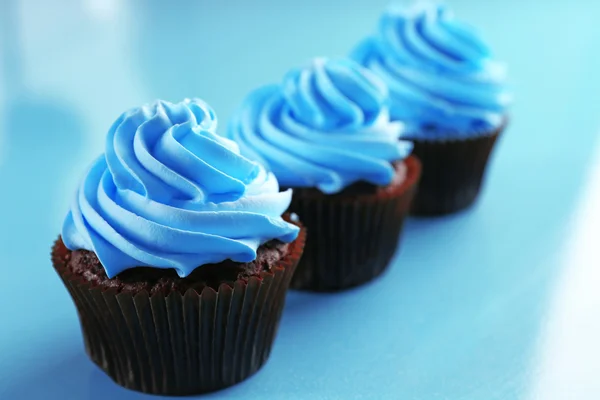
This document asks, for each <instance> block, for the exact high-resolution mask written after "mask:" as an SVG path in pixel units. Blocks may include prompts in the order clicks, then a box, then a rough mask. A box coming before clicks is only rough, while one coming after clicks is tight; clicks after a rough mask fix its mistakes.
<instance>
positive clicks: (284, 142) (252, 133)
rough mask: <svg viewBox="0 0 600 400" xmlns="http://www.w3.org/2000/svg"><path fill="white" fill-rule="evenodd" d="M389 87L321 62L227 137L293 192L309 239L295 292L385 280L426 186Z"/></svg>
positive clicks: (239, 121) (350, 65)
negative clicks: (393, 115)
mask: <svg viewBox="0 0 600 400" xmlns="http://www.w3.org/2000/svg"><path fill="white" fill-rule="evenodd" d="M388 101H389V98H388V92H387V88H386V86H385V85H384V84H383V83H382V82H381V81H380V80H379V79H378V78H377V77H375V76H374V75H373V74H371V73H370V72H369V71H367V70H366V69H364V68H362V67H360V66H359V65H358V64H356V63H355V62H353V61H351V60H327V59H315V60H314V61H312V62H311V63H310V64H309V65H307V66H306V67H303V68H298V69H294V70H292V71H290V72H289V73H288V74H287V75H286V76H285V78H284V79H283V82H282V83H281V84H278V85H268V86H264V87H262V88H259V89H257V90H256V91H254V92H252V93H251V94H250V95H249V96H248V98H247V99H246V101H245V102H244V103H243V105H242V107H241V108H240V109H239V111H238V112H237V113H236V114H235V115H234V117H233V119H232V121H231V123H230V125H229V129H228V134H229V137H231V138H232V139H234V140H236V141H237V142H238V143H239V145H240V149H241V151H242V154H244V155H246V156H248V157H249V158H251V159H255V160H258V161H260V162H262V163H264V164H265V165H266V166H268V167H269V168H270V170H271V171H273V173H274V174H275V175H276V176H277V179H278V180H279V182H280V183H281V185H282V186H284V187H288V188H294V194H293V198H292V204H291V206H290V208H289V210H290V211H291V212H294V213H297V214H298V215H299V216H300V218H301V219H302V221H303V223H304V224H305V226H306V227H307V229H308V231H309V235H310V239H309V241H308V242H307V244H306V248H305V252H304V256H303V258H302V260H301V261H300V264H299V266H298V268H297V271H296V274H295V275H294V278H293V279H292V287H294V288H298V289H306V290H316V291H333V290H340V289H345V288H349V287H352V286H356V285H359V284H362V283H364V282H367V281H369V280H371V279H373V278H374V277H376V276H378V275H379V274H381V273H382V272H383V271H384V270H385V268H386V267H387V265H388V264H389V262H390V260H391V258H392V256H393V255H394V252H395V250H396V248H397V246H398V241H399V237H400V233H401V230H402V224H403V221H404V217H405V216H406V214H407V212H408V210H409V206H410V203H411V199H412V197H413V194H414V192H415V188H416V184H417V182H418V179H419V176H420V164H419V162H418V161H417V160H416V159H415V158H414V157H410V156H409V155H410V151H411V148H412V145H411V144H410V143H409V142H406V141H401V140H399V138H400V136H401V134H402V132H403V130H402V128H403V126H402V124H401V123H394V122H390V118H389V110H388Z"/></svg>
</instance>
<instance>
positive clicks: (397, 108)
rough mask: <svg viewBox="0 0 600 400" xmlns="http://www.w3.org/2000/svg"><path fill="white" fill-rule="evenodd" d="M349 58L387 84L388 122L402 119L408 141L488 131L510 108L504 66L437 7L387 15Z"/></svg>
mask: <svg viewBox="0 0 600 400" xmlns="http://www.w3.org/2000/svg"><path fill="white" fill-rule="evenodd" d="M352 58H354V59H355V60H357V61H358V62H359V63H360V64H362V65H364V66H366V67H367V68H369V69H370V70H371V71H373V72H375V73H376V74H377V75H378V76H380V77H381V78H383V80H384V81H385V82H386V84H387V85H388V86H389V88H390V97H391V106H390V109H391V115H392V119H397V120H401V121H404V122H405V123H406V124H407V129H408V130H409V131H410V133H409V136H410V137H411V138H422V139H428V138H429V139H432V138H433V139H435V138H446V137H448V136H450V137H462V136H472V135H478V134H482V133H485V132H489V131H490V130H493V129H495V128H497V127H498V126H499V125H500V124H501V123H502V121H503V119H504V115H505V113H506V109H507V106H508V104H509V103H510V95H509V93H508V91H507V88H506V86H505V68H504V65H502V64H501V63H499V62H497V61H495V60H494V59H493V58H492V55H491V51H490V49H489V48H488V46H487V45H486V44H485V43H484V42H483V41H482V39H481V38H480V37H479V36H478V34H477V33H476V32H475V31H474V30H473V29H471V28H470V27H468V26H467V25H465V24H463V23H461V22H459V21H457V20H456V19H454V17H453V15H452V14H451V13H450V12H449V11H448V10H447V9H446V8H445V7H444V6H440V5H434V4H423V3H421V4H419V5H417V6H415V7H413V8H408V9H407V8H400V9H399V8H392V9H389V10H388V11H386V12H385V13H384V14H383V16H382V17H381V19H380V21H379V32H378V33H377V34H376V35H375V36H373V37H370V38H367V39H366V40H364V41H363V42H362V43H360V44H359V45H358V47H357V48H356V49H355V50H354V52H353V54H352Z"/></svg>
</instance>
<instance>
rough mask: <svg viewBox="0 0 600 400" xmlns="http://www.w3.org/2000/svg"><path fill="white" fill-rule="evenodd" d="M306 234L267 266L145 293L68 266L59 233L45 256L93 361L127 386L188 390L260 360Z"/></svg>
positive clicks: (214, 383) (201, 389)
mask: <svg viewBox="0 0 600 400" xmlns="http://www.w3.org/2000/svg"><path fill="white" fill-rule="evenodd" d="M305 235H306V232H305V230H304V229H302V231H301V232H300V235H299V236H298V238H297V239H296V241H295V242H293V244H292V245H291V246H290V252H289V253H288V255H287V256H286V257H285V258H284V259H283V260H281V262H280V264H279V265H278V266H276V267H275V268H273V269H272V271H271V272H263V273H261V275H260V278H258V277H251V278H250V279H248V281H247V282H244V281H242V280H238V281H236V282H235V283H233V284H232V285H228V284H226V283H223V284H221V285H220V286H219V288H218V290H217V291H215V290H214V289H212V288H210V287H205V288H204V289H202V290H201V292H200V293H198V292H197V291H195V290H192V289H190V290H188V291H187V292H185V294H181V293H179V292H171V293H169V294H168V295H165V294H162V293H157V294H153V295H149V294H148V292H146V291H145V290H144V291H141V292H139V293H129V292H121V293H119V292H117V291H116V290H115V289H108V290H106V289H104V288H100V287H98V286H93V285H91V284H90V283H89V282H86V281H84V280H82V279H81V278H80V277H77V276H74V275H72V274H71V273H70V271H69V270H68V268H67V267H66V262H65V260H66V257H67V255H68V254H69V250H68V249H67V248H66V247H65V246H64V244H63V243H62V240H60V239H59V240H57V241H56V243H55V245H54V247H53V249H52V262H53V264H54V268H55V269H56V271H57V272H58V274H59V276H60V278H61V279H62V281H63V283H64V284H65V286H66V287H67V289H68V291H69V293H70V294H71V297H72V298H73V301H74V302H75V306H76V308H77V312H78V314H79V319H80V322H81V330H82V333H83V338H84V343H85V349H86V352H87V354H88V355H89V357H90V358H91V360H92V361H93V362H94V363H96V364H97V365H98V366H99V367H100V368H101V369H102V370H103V371H104V372H106V374H107V375H108V376H109V377H110V378H112V379H113V380H114V381H115V382H116V383H118V384H119V385H121V386H124V387H126V388H129V389H132V390H136V391H140V392H145V393H151V394H161V395H191V394H200V393H205V392H210V391H214V390H218V389H222V388H225V387H228V386H231V385H234V384H236V383H238V382H240V381H242V380H244V379H246V378H247V377H249V376H250V375H252V374H254V373H255V372H256V371H257V370H258V369H260V367H261V366H262V365H263V364H264V363H265V362H266V360H267V359H268V357H269V353H270V352H271V346H272V344H273V341H274V338H275V334H276V331H277V327H278V324H279V320H280V317H281V313H282V310H283V307H284V303H285V295H286V291H287V288H288V286H289V283H290V280H291V278H292V275H293V273H294V270H295V268H296V265H297V263H298V260H299V259H300V256H301V255H302V250H303V247H304V241H305V238H306V236H305Z"/></svg>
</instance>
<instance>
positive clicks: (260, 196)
mask: <svg viewBox="0 0 600 400" xmlns="http://www.w3.org/2000/svg"><path fill="white" fill-rule="evenodd" d="M216 126H217V119H216V117H215V114H214V112H213V111H212V109H211V108H210V107H209V106H208V105H207V104H206V103H204V102H203V101H201V100H185V101H183V102H181V103H178V104H172V103H168V102H165V101H157V102H154V103H152V104H148V105H145V106H143V107H139V108H134V109H132V110H130V111H127V112H125V113H124V114H122V115H121V116H120V117H119V119H118V120H117V121H116V122H115V123H114V124H113V125H112V127H111V128H110V130H109V132H108V136H107V138H106V152H105V154H104V155H102V156H100V157H99V158H98V159H97V160H96V161H95V162H94V163H93V165H92V167H91V169H90V170H89V172H88V173H87V175H86V176H85V178H84V180H83V182H82V184H81V185H80V187H79V189H78V191H77V194H76V196H75V198H74V201H73V203H72V205H71V210H70V212H69V214H68V215H67V217H66V219H65V222H64V225H63V229H62V239H63V241H64V243H65V245H66V246H67V248H69V249H71V250H76V249H86V250H91V251H93V252H95V253H96V255H97V257H98V259H99V260H100V262H101V263H102V265H103V266H104V268H105V270H106V274H107V275H108V277H109V278H112V277H114V276H115V275H117V274H118V273H120V272H121V271H123V270H125V269H128V268H132V267H136V266H148V267H155V268H174V269H175V270H176V271H177V273H178V274H179V276H182V277H184V276H187V275H189V274H190V273H191V272H192V271H193V270H194V269H195V268H196V267H198V266H201V265H204V264H210V263H219V262H221V261H224V260H227V259H231V260H233V261H236V262H249V261H252V260H254V259H255V258H256V250H257V248H258V246H260V245H261V244H262V243H264V242H267V241H269V240H272V239H279V240H281V241H284V242H290V241H292V240H294V239H295V238H296V236H297V235H298V231H299V229H298V227H296V226H295V225H293V224H290V223H288V222H286V221H284V220H283V219H282V218H281V215H282V214H283V213H284V212H285V211H286V209H287V208H288V206H289V204H290V201H291V195H292V193H291V191H290V190H288V191H286V192H279V185H278V182H277V180H276V178H275V176H274V175H273V174H271V173H267V172H266V171H265V169H264V168H263V167H262V166H260V165H259V164H257V163H255V162H252V161H250V160H248V159H246V158H244V157H242V156H241V155H240V153H239V148H238V146H237V145H236V144H235V143H234V142H232V141H230V140H228V139H226V138H223V137H221V136H218V135H217V134H216V133H215V129H216Z"/></svg>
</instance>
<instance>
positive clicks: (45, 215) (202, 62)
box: [0, 0, 600, 400]
mask: <svg viewBox="0 0 600 400" xmlns="http://www.w3.org/2000/svg"><path fill="white" fill-rule="evenodd" d="M386 3H387V2H386V1H363V2H359V1H348V0H346V1H344V0H331V1H328V2H321V1H317V0H307V1H303V2H300V1H296V0H293V1H292V0H285V1H283V0H282V1H277V2H275V1H273V0H258V1H254V2H247V1H243V0H238V1H227V2H219V3H217V2H209V1H180V2H177V5H175V2H173V3H172V5H171V6H170V7H168V6H166V5H165V4H167V2H164V1H157V2H142V1H139V2H125V1H119V0H110V1H109V0H94V1H92V0H86V1H83V0H82V1H72V2H67V1H58V0H56V1H52V2H49V1H42V0H39V1H33V0H29V1H19V2H16V1H11V0H3V1H2V2H0V35H1V36H0V38H1V40H0V57H1V58H0V61H1V63H0V127H1V128H0V184H1V186H0V187H1V189H0V191H1V192H0V266H1V268H2V276H3V285H2V289H1V290H0V321H1V322H0V398H1V399H38V398H39V399H54V398H56V399H107V398H109V399H113V400H121V399H142V398H156V397H149V396H144V395H141V394H137V393H133V392H130V391H127V390H125V389H122V388H120V387H118V386H116V385H115V384H113V383H112V382H111V381H110V380H109V378H107V377H106V376H105V375H103V374H102V373H101V372H100V371H99V370H98V369H97V368H96V367H95V366H93V365H92V363H91V362H89V361H88V359H87V358H86V356H85V355H84V352H83V345H82V341H81V336H80V332H79V328H78V322H77V318H76V314H75V309H74V307H73V305H72V303H71V300H70V298H69V297H68V294H67V292H66V290H65V289H64V288H63V287H62V285H61V283H60V282H59V279H58V278H57V276H56V275H55V273H54V271H53V270H52V268H51V265H50V260H49V249H50V246H51V243H52V241H53V240H54V239H55V238H56V236H57V234H58V232H59V230H60V226H61V223H62V219H63V218H64V215H65V213H66V212H67V209H68V204H69V200H70V198H71V195H72V193H73V190H74V189H75V185H76V183H77V181H78V179H79V177H80V176H81V174H82V173H83V171H84V170H85V168H86V166H87V165H88V163H89V162H90V161H91V160H92V159H93V157H94V156H95V155H97V154H99V153H100V152H101V151H102V144H103V140H104V135H105V132H106V130H107V129H108V127H109V125H110V123H111V122H112V121H113V120H114V119H115V118H116V117H117V116H118V115H119V114H120V112H122V111H123V110H124V109H126V108H128V107H130V106H134V105H138V104H142V103H145V102H147V101H149V100H152V99H154V98H157V97H160V98H165V99H169V100H174V101H177V100H179V99H181V98H183V97H187V96H200V97H202V98H204V99H206V100H207V101H209V102H210V103H211V104H212V105H213V106H214V108H215V109H216V111H217V113H218V115H219V116H220V117H221V120H222V122H224V121H225V120H226V119H227V117H228V116H229V115H230V114H231V112H232V111H233V110H234V108H235V107H236V106H237V105H238V103H239V102H240V101H241V100H242V98H243V96H244V95H245V94H246V93H247V92H248V91H249V90H250V89H252V88H254V87H256V86H258V85H260V84H263V83H267V82H270V81H274V80H277V79H279V77H281V76H282V74H283V72H284V71H286V70H287V69H288V68H289V67H290V66H292V65H296V64H298V63H301V62H304V61H305V60H307V59H309V58H310V57H312V56H315V55H342V54H344V53H346V52H347V51H348V50H349V49H350V48H351V47H352V45H353V44H354V43H355V42H356V40H358V39H359V38H360V37H362V36H363V35H365V34H367V33H368V32H369V31H370V30H371V29H372V28H373V27H374V26H375V21H376V17H377V15H378V14H379V12H380V10H381V9H382V8H383V6H384V5H385V4H386ZM532 3H534V4H532ZM541 4H542V3H541V2H532V1H529V2H526V1H516V0H502V1H499V0H493V1H486V2H480V1H475V0H470V1H467V0H463V1H453V2H451V5H452V6H453V8H454V9H455V10H456V12H457V13H458V14H459V15H460V16H461V17H462V18H464V19H466V20H470V21H476V22H477V24H478V26H479V27H480V28H481V29H482V30H483V32H484V33H485V36H486V37H487V38H488V40H489V41H490V43H491V44H492V45H493V47H494V48H495V49H496V52H497V54H498V56H499V57H500V58H503V59H505V60H506V61H507V62H508V63H509V66H510V68H511V70H510V72H511V77H512V83H513V88H514V93H515V94H516V105H515V107H514V109H513V112H512V121H511V126H510V128H509V129H508V131H507V132H506V134H505V135H504V136H503V137H502V139H501V142H500V144H499V147H498V149H497V150H498V151H497V152H496V153H495V156H494V158H493V160H492V163H491V166H490V170H489V176H488V178H489V180H488V185H487V186H486V190H485V193H484V194H483V196H482V197H481V199H480V201H479V203H478V204H477V205H476V206H475V207H474V208H473V209H471V210H470V211H467V212H464V213H461V214H459V215H455V216H451V217H447V218H441V219H436V220H425V219H422V220H416V219H415V220H411V221H409V223H408V225H407V227H406V231H405V235H404V239H403V243H402V250H401V252H400V253H399V254H398V256H397V258H396V259H395V262H394V265H393V266H392V268H391V269H390V271H389V273H387V274H386V275H385V276H384V277H383V278H382V279H379V280H377V281H375V282H373V283H372V284H369V285H366V286H364V287H361V288H358V289H355V290H352V291H348V292H345V293H341V294H337V295H313V294H300V293H291V294H290V295H289V297H288V304H287V307H286V310H285V313H284V317H283V321H282V323H281V327H280V330H279V335H278V338H277V342H276V345H275V348H274V350H273V352H272V355H271V359H270V361H269V362H268V364H267V365H266V366H265V367H264V368H263V369H262V370H261V371H260V372H259V373H258V374H257V375H256V376H254V377H253V378H252V379H249V380H248V381H246V382H244V383H242V384H240V385H238V386H236V387H233V388H231V389H229V390H226V391H223V392H219V393H215V394H212V395H210V396H206V397H205V398H219V397H223V398H232V399H236V398H238V399H241V398H244V399H307V398H311V399H424V400H437V399H452V400H457V399H469V400H471V399H473V400H481V399H485V400H494V399H503V400H505V399H528V400H529V399H532V400H538V399H539V400H549V399H550V400H552V399H557V400H558V399H560V400H564V399H576V400H579V399H584V400H587V399H598V398H600V383H598V380H597V379H596V378H597V376H596V374H597V371H598V370H599V369H600V346H599V344H598V337H600V318H598V316H599V315H600V296H599V295H598V294H597V293H598V292H597V288H596V287H597V284H598V282H600V275H599V272H597V271H596V270H597V268H594V267H596V266H597V261H596V260H598V259H599V256H600V254H599V250H598V249H596V248H597V247H598V246H596V243H595V240H593V238H594V237H598V233H599V232H598V228H597V227H598V226H600V225H599V224H600V214H598V212H597V211H595V210H596V207H594V204H598V203H600V195H599V194H600V187H598V185H597V184H596V182H600V173H599V172H600V168H598V170H597V168H596V167H594V165H595V162H596V161H597V160H598V159H600V157H599V156H598V155H597V153H598V154H600V152H596V150H595V148H596V134H597V132H598V131H599V128H600V113H599V112H598V111H600V110H599V109H598V104H599V103H598V100H597V96H598V93H600V80H599V79H597V73H598V72H597V71H599V70H600V52H598V51H597V45H598V39H600V25H598V24H597V22H596V20H595V18H594V15H597V14H598V12H600V5H599V3H597V2H593V1H585V0H582V1H578V2H563V1H555V0H550V1H546V2H544V3H543V7H542V6H541ZM223 128H224V124H223V123H222V124H221V129H223ZM594 263H596V265H594Z"/></svg>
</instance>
